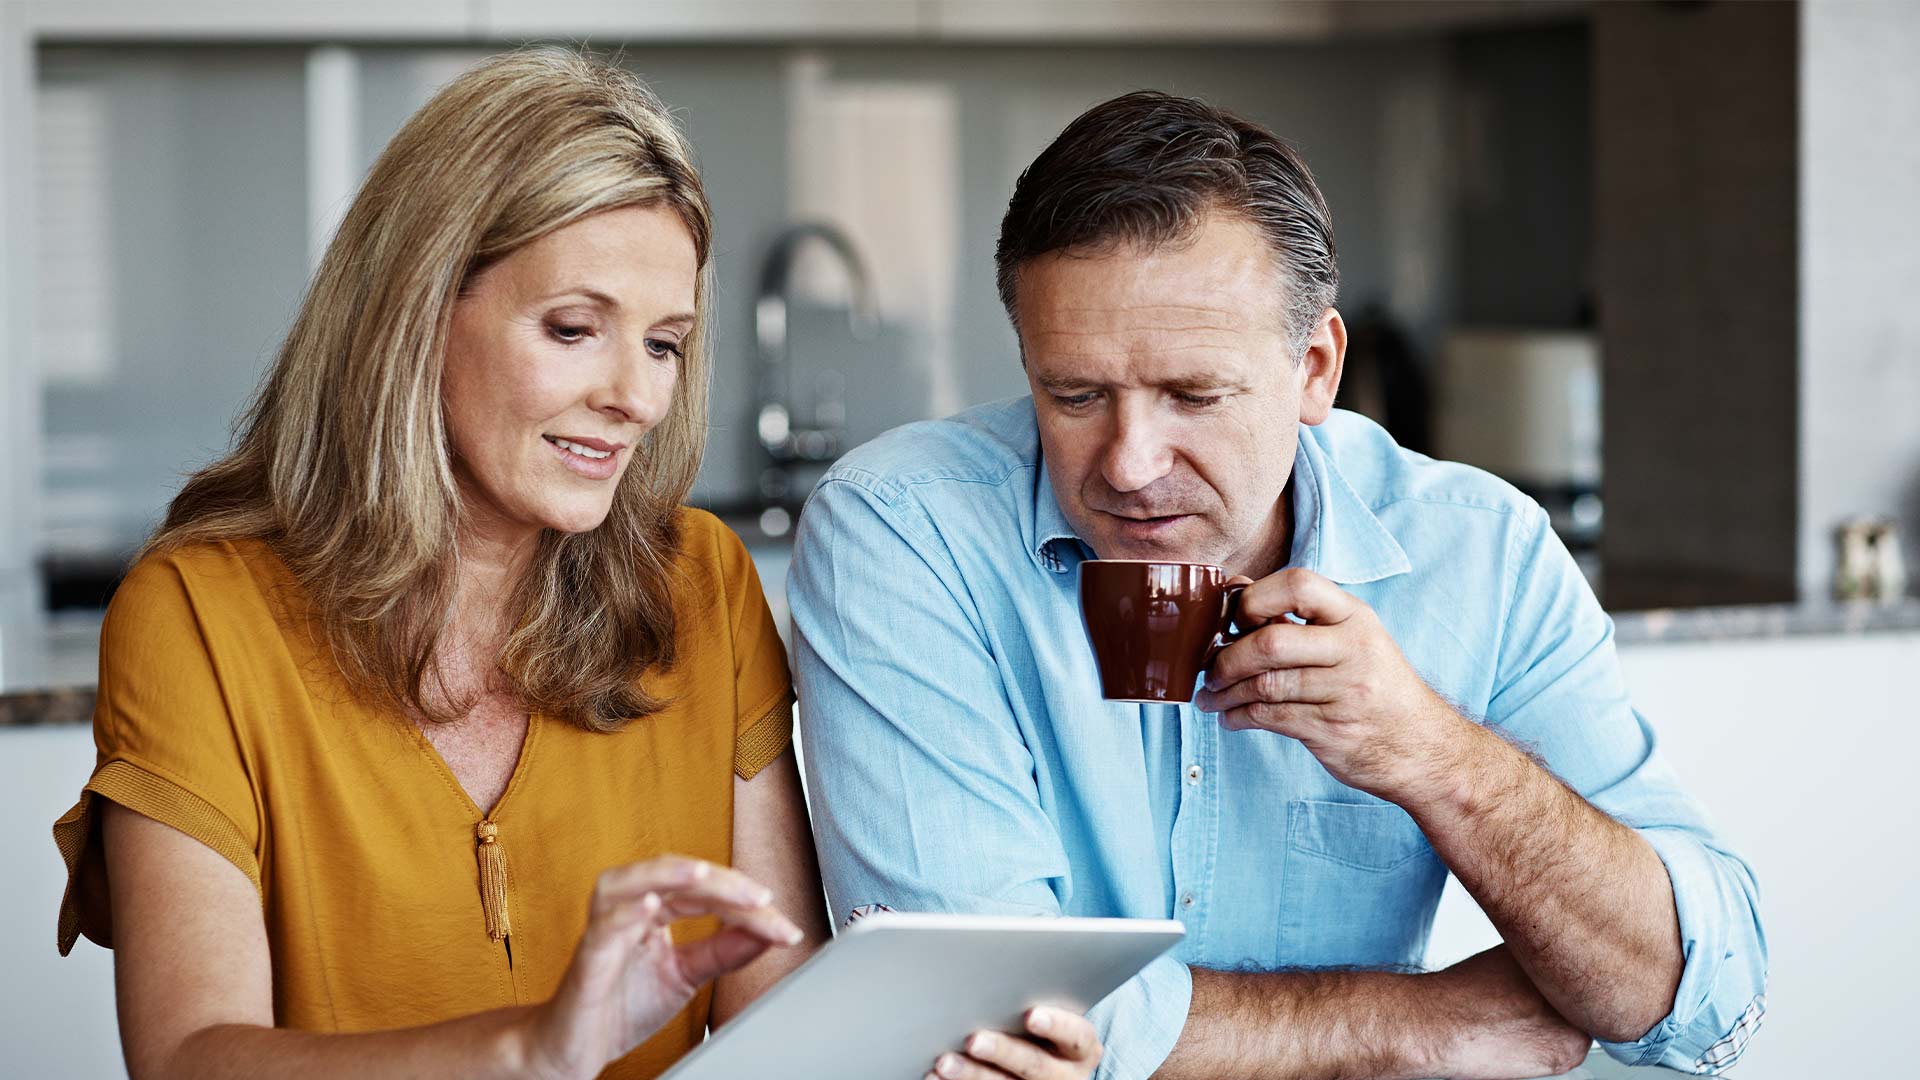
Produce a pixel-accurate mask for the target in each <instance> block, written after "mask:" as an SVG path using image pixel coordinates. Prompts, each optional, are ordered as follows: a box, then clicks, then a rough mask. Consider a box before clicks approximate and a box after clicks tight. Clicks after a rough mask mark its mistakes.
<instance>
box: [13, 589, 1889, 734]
mask: <svg viewBox="0 0 1920 1080" xmlns="http://www.w3.org/2000/svg"><path fill="white" fill-rule="evenodd" d="M772 569H773V567H771V566H770V567H768V570H772ZM781 569H784V567H781ZM763 573H765V572H764V571H763ZM780 606H781V608H782V610H784V606H785V605H784V604H783V605H780ZM1613 619H1614V628H1615V635H1616V639H1617V640H1618V641H1619V643H1620V644H1622V645H1627V646H1633V645H1642V644H1668V643H1682V642H1699V643H1710V642H1717V641H1738V640H1753V639H1760V638H1784V637H1798V636H1819V637H1834V636H1847V635H1857V634H1871V633H1887V632H1899V631H1913V630H1920V595H1915V596H1907V597H1903V598H1901V599H1898V600H1894V601H1888V602H1868V601H1853V602H1844V603H1842V602H1835V601H1831V600H1824V599H1822V600H1804V601H1801V602H1798V603H1786V604H1740V605H1729V606H1724V607H1696V608H1664V609H1655V610H1649V611H1622V612H1615V613H1614V616H1613ZM99 643H100V618H99V614H98V613H97V612H72V613H62V614H59V615H56V616H53V617H51V618H49V619H48V620H46V622H45V624H44V625H42V626H38V627H31V626H28V627H20V626H8V627H0V727H31V726H42V725H52V724H85V723H91V722H92V718H93V685H94V677H95V671H96V665H97V663H98V654H99Z"/></svg>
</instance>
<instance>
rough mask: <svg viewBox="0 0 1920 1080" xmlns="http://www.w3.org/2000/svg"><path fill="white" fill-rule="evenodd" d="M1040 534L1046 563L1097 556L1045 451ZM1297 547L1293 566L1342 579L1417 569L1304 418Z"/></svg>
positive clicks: (1054, 566)
mask: <svg viewBox="0 0 1920 1080" xmlns="http://www.w3.org/2000/svg"><path fill="white" fill-rule="evenodd" d="M1034 474H1035V476H1034V491H1033V517H1032V519H1031V520H1032V521H1033V530H1034V531H1033V535H1032V537H1031V543H1029V544H1028V545H1027V551H1028V554H1029V555H1030V556H1032V558H1033V561H1034V563H1035V564H1036V565H1038V566H1039V567H1040V569H1042V570H1046V571H1049V572H1052V573H1056V574H1064V573H1066V572H1067V571H1069V570H1072V569H1073V568H1074V567H1075V566H1077V565H1078V564H1079V561H1080V560H1081V559H1084V558H1089V557H1091V556H1092V554H1093V551H1092V549H1091V548H1089V547H1088V546H1087V544H1086V542H1085V541H1083V540H1081V539H1080V537H1079V536H1078V534H1076V533H1075V532H1074V530H1073V525H1072V524H1071V523H1070V522H1068V521H1067V515H1066V512H1065V511H1063V510H1061V509H1060V503H1059V501H1058V500H1056V499H1055V498H1054V497H1053V481H1052V478H1051V477H1049V476H1048V475H1047V463H1046V459H1045V458H1044V457H1042V458H1041V460H1040V467H1039V468H1038V469H1036V470H1034ZM1291 490H1292V492H1293V522H1294V528H1293V552H1292V555H1291V557H1290V558H1289V559H1288V563H1287V565H1289V566H1299V567H1305V568H1306V569H1308V570H1311V571H1313V572H1314V573H1316V574H1319V575H1321V576H1322V577H1325V578H1328V579H1329V580H1332V581H1334V582H1336V583H1338V584H1341V585H1362V584H1365V583H1367V582H1370V581H1379V580H1381V579H1383V578H1389V577H1394V576H1395V575H1398V574H1406V573H1411V572H1412V570H1413V563H1412V562H1411V561H1410V560H1408V558H1407V552H1406V549H1404V548H1402V547H1401V546H1400V542H1399V541H1398V540H1395V539H1394V538H1393V534H1392V533H1390V532H1388V531H1387V527H1386V526H1385V525H1382V524H1381V523H1380V519H1379V518H1378V517H1376V516H1374V513H1373V511H1372V510H1370V509H1368V507H1367V504H1366V501H1365V500H1363V499H1362V498H1361V497H1360V493H1359V492H1357V491H1355V490H1353V485H1351V484H1349V483H1348V482H1347V479H1346V477H1344V476H1341V475H1340V470H1339V469H1337V468H1336V467H1335V466H1334V463H1333V459H1332V458H1331V457H1329V456H1328V455H1327V452H1326V448H1325V447H1323V446H1321V445H1320V439H1319V436H1318V434H1317V433H1315V431H1314V430H1313V429H1312V428H1310V427H1308V426H1306V425H1305V424H1302V425H1301V426H1300V440H1299V446H1298V447H1297V448H1296V449H1295V451H1294V456H1293V481H1292V484H1291Z"/></svg>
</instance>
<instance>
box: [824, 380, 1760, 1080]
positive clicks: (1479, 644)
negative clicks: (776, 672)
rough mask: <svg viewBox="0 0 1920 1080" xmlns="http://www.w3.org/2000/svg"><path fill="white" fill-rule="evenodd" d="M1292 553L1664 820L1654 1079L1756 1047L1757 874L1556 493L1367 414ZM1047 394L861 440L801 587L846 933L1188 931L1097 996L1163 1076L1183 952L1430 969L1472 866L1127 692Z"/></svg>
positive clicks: (1515, 727)
mask: <svg viewBox="0 0 1920 1080" xmlns="http://www.w3.org/2000/svg"><path fill="white" fill-rule="evenodd" d="M1292 492H1293V494H1292V498H1293V511H1294V522H1295V528H1294V540H1293V552H1292V558H1291V561H1290V565H1292V566H1303V567H1306V568H1308V569H1310V570H1313V571H1315V572H1317V573H1320V574H1323V575H1325V576H1326V577H1328V578H1331V579H1332V580H1333V581H1335V582H1337V583H1338V584H1339V585H1340V586H1341V587H1342V588H1343V589H1346V590H1347V591H1349V592H1351V593H1352V594H1354V595H1355V596H1357V597H1359V598H1360V599H1361V600H1363V601H1365V602H1366V603H1367V604H1369V605H1371V606H1372V607H1373V609H1374V610H1375V611H1376V612H1378V613H1379V615H1380V618H1381V619H1382V620H1383V621H1384V622H1385V624H1386V626H1387V628H1388V630H1389V631H1390V632H1391V633H1392V635H1393V638H1394V640H1395V641H1396V642H1398V643H1399V646H1400V648H1401V650H1402V651H1403V652H1404V653H1405V654H1406V656H1407V657H1408V659H1409V660H1410V661H1411V662H1412V664H1413V666H1414V667H1415V668H1416V669H1417V670H1419V671H1420V673H1421V674H1422V675H1423V676H1424V677H1425V678H1426V680H1427V681H1428V683H1429V684H1430V685H1431V686H1432V687H1433V688H1434V689H1435V690H1437V691H1438V692H1439V693H1441V694H1442V695H1444V696H1445V697H1446V698H1447V699H1448V700H1450V701H1452V702H1454V703H1455V704H1456V705H1459V706H1461V707H1463V708H1464V710H1465V711H1466V712H1467V713H1469V714H1470V715H1472V716H1473V717H1475V718H1477V719H1480V720H1481V721H1483V722H1484V723H1486V724H1488V725H1489V726H1491V727H1494V728H1496V729H1498V730H1500V731H1502V732H1503V733H1505V734H1506V735H1507V736H1508V737H1509V738H1511V739H1513V740H1514V741H1516V742H1519V743H1521V744H1523V745H1525V746H1527V747H1528V748H1530V749H1532V750H1533V751H1534V752H1536V753H1537V754H1538V755H1539V756H1540V757H1541V758H1542V759H1543V760H1545V761H1546V763H1547V764H1548V765H1549V766H1550V767H1551V768H1552V769H1553V771H1554V772H1555V773H1556V774H1558V775H1559V776H1560V777H1561V778H1562V779H1563V780H1565V781H1566V782H1567V783H1568V784H1570V785H1571V786H1572V787H1574V788H1575V789H1577V790H1578V791H1579V792H1580V793H1581V794H1582V795H1584V796H1585V797H1586V798H1587V799H1588V800H1590V801H1591V802H1592V803H1593V804H1594V805H1595V806H1597V807H1599V808H1600V809H1602V810H1604V811H1606V812H1607V813H1609V814H1611V815H1613V816H1614V817H1615V818H1617V819H1619V820H1620V821H1622V822H1624V823H1626V824H1628V825H1630V826H1632V827H1633V828H1634V829H1636V830H1638V831H1639V833H1640V835H1642V836H1644V837H1646V839H1647V841H1648V842H1649V843H1650V844H1652V845H1653V848H1654V850H1655V851H1657V852H1658V853H1659V855H1660V858H1661V860H1662V861H1663V862H1664V863H1665V864H1666V867H1667V872H1668V874H1669V876H1670V877H1671V879H1672V882H1673V891H1674V898H1675V901H1676V904H1677V906H1678V909H1679V915H1680V933H1681V937H1682V939H1683V944H1684V947H1685V953H1686V968H1685V973H1684V974H1683V976H1682V977H1681V981H1680V988H1679V993H1678V995H1677V996H1676V997H1675V999H1674V1003H1673V1011H1672V1013H1671V1014H1670V1015H1669V1016H1668V1017H1667V1018H1666V1019H1664V1020H1662V1021H1661V1022H1660V1023H1658V1024H1656V1025H1654V1027H1653V1030H1651V1031H1649V1032H1648V1033H1647V1034H1646V1036H1645V1037H1644V1038H1642V1039H1641V1040H1639V1041H1638V1042H1634V1043H1626V1044H1618V1045H1607V1046H1606V1049H1607V1050H1608V1052H1609V1053H1611V1054H1612V1055H1613V1056H1614V1057H1616V1058H1618V1059H1620V1060H1622V1061H1625V1062H1628V1063H1633V1064H1646V1063H1659V1064H1663V1065H1667V1066H1669V1067H1673V1068H1679V1069H1683V1070H1691V1071H1703V1072H1704V1071H1713V1070H1714V1069H1716V1068H1717V1067H1723V1066H1725V1065H1727V1064H1730V1063H1731V1061H1732V1059H1733V1057H1734V1056H1735V1055H1737V1054H1738V1052H1739V1051H1740V1049H1742V1048H1743V1047H1744V1044H1745V1040H1746V1037H1747V1035H1749V1034H1750V1033H1751V1032H1752V1030H1753V1028H1754V1027H1755V1026H1757V1023H1758V1020H1759V1017H1760V1015H1761V1014H1762V1012H1763V1011H1764V1002H1763V996H1762V995H1763V990H1764V985H1765V981H1766V945H1765V941H1764V938H1763V937H1762V933H1761V929H1760V922H1759V916H1758V913H1757V910H1756V888H1755V884H1754V878H1753V873H1752V871H1751V870H1750V869H1749V868H1748V867H1747V865H1746V863H1745V862H1743V861H1742V860H1741V859H1740V857H1739V856H1738V855H1735V854H1734V853H1733V852H1732V851H1730V850H1728V848H1727V846H1726V845H1725V844H1724V843H1723V842H1722V841H1721V840H1720V839H1719V837H1717V836H1716V835H1715V833H1714V831H1713V829H1712V827H1711V826H1710V824H1709V823H1708V820H1707V816H1706V814H1705V812H1704V811H1703V810H1702V808H1701V807H1700V806H1699V804H1698V803H1696V802H1695V801H1694V800H1693V799H1692V798H1690V797H1689V796H1688V795H1687V794H1686V793H1685V792H1684V791H1682V790H1681V788H1680V785H1679V783H1678V781H1677V780H1676V778H1675V776H1674V773H1673V770H1672V768H1671V767H1670V766H1669V765H1668V764H1667V762H1666V761H1665V760H1664V759H1663V758H1662V756H1661V755H1660V754H1659V753H1658V752H1657V750H1656V746H1655V740H1654V733H1653V729H1652V728H1651V727H1649V726H1648V725H1647V723H1646V722H1645V721H1644V720H1643V719H1642V718H1641V717H1640V716H1639V714H1637V713H1636V712H1635V711H1634V710H1633V709H1632V707H1631V706H1630V705H1629V704H1628V701H1627V695H1626V690H1625V688H1624V686H1623V685H1622V682H1621V677H1620V669H1619V665H1618V663H1617V662H1616V659H1615V656H1614V646H1613V625H1612V621H1611V620H1610V619H1608V617H1607V616H1606V614H1605V613H1604V612H1603V611H1602V610H1601V609H1600V606H1599V604H1598V603H1597V602H1596V601H1595V600H1594V597H1593V593H1592V591H1591V590H1590V589H1589V588H1588V586H1587V584H1586V582H1585V580H1584V579H1583V578H1582V577H1581V575H1580V573H1579V571H1578V569H1577V568H1576V567H1575V565H1574V563H1573V560H1572V559H1571V558H1570V557H1569V556H1568V554H1567V552H1566V549H1565V548H1564V547H1562V546H1561V544H1560V541H1559V540H1558V538H1557V537H1556V536H1555V535H1554V533H1553V531H1552V530H1551V529H1550V528H1548V526H1547V522H1546V515H1545V513H1544V512H1542V511H1541V509H1540V508H1539V507H1538V506H1537V505H1536V504H1534V503H1533V502H1532V501H1531V500H1529V499H1527V498H1526V497H1524V496H1522V495H1521V494H1519V493H1518V492H1516V491H1515V490H1514V489H1513V488H1511V487H1510V486H1508V485H1507V484H1505V483H1503V482H1501V481H1500V480H1498V479H1496V478H1494V477H1492V476H1490V475H1488V474H1486V473H1483V472H1480V471H1478V470H1475V469H1471V468H1467V467H1465V466H1462V465H1455V464H1448V463H1444V462H1436V461H1433V460H1430V459H1428V458H1426V457H1423V456H1421V455H1418V454H1414V453H1410V452H1407V451H1404V450H1401V449H1400V448H1399V447H1398V446H1396V445H1395V444H1394V442H1393V441H1392V439H1390V438H1389V437H1388V436H1387V434H1386V433H1385V432H1384V431H1382V430H1381V429H1380V428H1379V427H1377V426H1375V425H1374V424H1372V423H1371V422H1369V421H1367V420H1366V419H1364V418H1362V417H1360V416H1357V415H1355V414H1352V413H1344V412H1336V413H1335V414H1334V415H1333V417H1332V418H1331V419H1330V420H1328V421H1327V422H1326V423H1325V424H1323V425H1320V426H1318V427H1303V428H1302V429H1301V432H1300V443H1299V450H1298V453H1297V456H1296V458H1295V461H1294V472H1293V484H1292ZM1091 557H1092V552H1091V551H1090V550H1089V549H1088V548H1087V547H1086V545H1085V544H1083V543H1082V542H1081V541H1080V540H1078V539H1077V538H1076V537H1075V536H1074V533H1073V528H1072V526H1071V525H1069V524H1068V522H1067V519H1066V517H1065V516H1064V515H1063V514H1062V513H1061V510H1060V507H1059V505H1058V504H1057V503H1056V502H1055V500H1054V497H1053V490H1052V487H1051V486H1050V484H1049V482H1048V479H1047V472H1046V465H1045V462H1044V461H1043V460H1042V459H1041V455H1040V449H1039V438H1038V434H1037V430H1036V427H1035V421H1034V412H1033V403H1032V401H1031V399H1028V398H1020V399H1017V400H1013V401H1007V402H1001V403H998V404H994V405H988V406H982V407H980V408H976V409H972V410H970V411H968V412H965V413H962V414H960V415H958V416H956V417H953V418H951V419H949V420H943V421H934V422H928V423H920V424H912V425H909V426H907V427H904V428H901V429H898V430H896V431H893V432H891V433H889V434H887V435H885V436H882V437H881V438H879V439H877V440H875V441H874V442H872V443H869V444H868V445H866V446H863V447H861V448H860V449H858V450H856V451H854V452H853V453H851V454H848V455H847V456H846V457H844V458H842V459H841V460H840V461H839V462H838V463H837V464H836V465H835V466H834V467H833V469H832V471H831V472H829V473H828V475H827V477H826V478H825V479H824V480H823V481H822V482H821V484H820V486H819V487H818V488H817V489H816V490H815V492H814V494H813V496H812V498H811V500H810V501H809V502H808V504H807V508H806V511H805V513H804V514H803V515H802V517H801V523H800V533H799V538H798V547H797V549H796V551H795V555H794V562H793V568H792V571H791V575H790V577H789V584H788V598H789V601H790V603H791V605H792V609H793V624H794V630H795V632H796V633H795V653H796V666H797V673H798V679H799V694H800V721H801V728H802V735H803V745H804V746H805V748H806V749H805V757H806V765H807V779H808V784H809V791H810V794H811V799H812V806H813V822H814V831H815V836H816V838H817V840H818V843H819V847H820V857H821V869H822V871H823V873H824V876H825V881H826V888H827V895H828V898H829V901H830V903H831V904H832V905H833V909H834V915H835V918H836V919H837V920H842V921H844V920H845V919H846V918H847V916H848V914H849V912H850V911H851V910H852V909H854V908H856V907H861V906H864V905H868V904H886V905H889V906H891V907H893V908H896V909H899V910H909V911H957V912H1002V913H1029V914H1032V913H1044V914H1053V913H1064V914H1068V915H1107V916H1126V917H1133V918H1176V919H1179V920H1180V921H1182V922H1183V923H1185V924H1186V927H1187V936H1186V939H1185V940H1184V941H1183V942H1182V943H1181V945H1180V946H1179V948H1178V949H1177V950H1176V952H1175V953H1174V954H1173V955H1171V956H1169V957H1165V958H1162V959H1161V960H1159V961H1156V962H1155V963H1154V964H1153V965H1151V966H1150V967H1148V968H1147V969H1146V970H1145V971H1144V972H1143V973H1141V974H1140V975H1139V976H1137V977H1136V978H1134V979H1133V980H1132V981H1131V982H1129V983H1128V984H1127V985H1125V986H1124V987H1122V988H1121V989H1120V990H1119V991H1117V992H1115V993H1114V994H1113V995H1112V996H1111V997H1109V998H1108V999H1107V1000H1106V1001H1105V1002H1103V1003H1101V1004H1100V1005H1099V1006H1098V1007H1097V1008H1096V1009H1095V1010H1094V1011H1093V1013H1092V1016H1093V1018H1094V1020H1095V1022H1096V1024H1097V1025H1098V1027H1099V1029H1100V1032H1101V1037H1102V1038H1103V1040H1104V1041H1105V1042H1106V1046H1107V1056H1106V1059H1105V1061H1104V1063H1103V1064H1102V1066H1101V1068H1100V1073H1099V1075H1100V1076H1102V1077H1114V1078H1123V1077H1124V1078H1136V1077H1146V1076H1148V1075H1149V1074H1151V1073H1152V1072H1153V1071H1154V1070H1155V1069H1157V1068H1158V1067H1159V1066H1160V1063H1161V1062H1162V1060H1164V1059H1165V1057H1166V1055H1167V1053H1168V1052H1169V1051H1170V1050H1171V1049H1172V1047H1173V1045H1174V1042H1175V1040H1176V1039H1177V1038H1178V1037H1179V1035H1180V1030H1181V1028H1182V1026H1183V1025H1184V1024H1185V1022H1186V1018H1187V1007H1188V1003H1189V1000H1190V997H1191V994H1192V980H1191V976H1190V966H1198V967H1204V968H1216V969H1224V970H1250V969H1255V970H1277V969H1283V968H1297V967H1316V966H1326V965H1344V966H1383V967H1385V966H1417V965H1419V964H1420V963H1421V960H1422V958H1423V954H1424V952H1425V948H1426V943H1427V934H1428V931H1429V929H1430V928H1431V926H1432V923H1433V914H1434V908H1435V906H1436V904H1437V903H1438V901H1439V898H1440V890H1441V886H1442V885H1443V884H1444V883H1445V881H1446V877H1447V868H1446V867H1445V866H1444V865H1443V864H1442V863H1441V862H1440V860H1439V858H1438V857H1437V856H1436V855H1435V854H1434V852H1433V849H1432V848H1431V847H1430V846H1429V845H1428V843H1427V841H1426V838H1425V837H1424V836H1422V835H1421V833H1420V830H1419V828H1418V827H1416V826H1415V824H1414V822H1413V820H1412V818H1410V817H1409V816H1408V815H1407V814H1406V812H1405V811H1403V810H1401V809H1400V808H1399V807H1397V806H1394V805H1392V804H1390V803H1387V802H1384V801H1382V800H1380V799H1377V798H1374V797H1373V796H1371V795H1368V794H1365V793H1363V792H1360V791H1357V790H1355V789H1353V788H1350V787H1347V786H1345V785H1343V784H1341V783H1340V782H1339V781H1337V780H1335V779H1333V777H1331V776H1330V775H1328V773H1327V771H1326V770H1325V769H1323V768H1321V766H1320V764H1319V763H1318V762H1317V761H1315V760H1314V758H1313V756H1312V755H1311V754H1309V753H1308V752H1307V751H1306V749H1305V748H1304V747H1302V746H1301V745H1300V744H1299V743H1297V742H1295V741H1293V740H1291V739H1287V738H1285V737H1283V736H1280V735H1275V734H1272V733H1270V732H1263V731H1240V732H1235V731H1227V730H1224V729H1222V728H1221V727H1220V726H1219V724H1218V722H1217V721H1218V717H1217V716H1215V715H1214V714H1211V713H1204V712H1200V711H1199V710H1197V709H1195V708H1193V707H1191V706H1170V705H1137V704H1123V703H1116V702H1108V701H1104V700H1102V699H1101V697H1100V693H1099V682H1098V680H1097V678H1096V676H1095V672H1094V666H1093V656H1092V653H1091V651H1090V649H1089V647H1088V645H1087V641H1086V636H1085V634H1084V632H1083V631H1082V629H1081V625H1080V614H1079V604H1078V599H1077V598H1078V587H1077V582H1078V574H1077V573H1076V568H1077V567H1078V565H1079V563H1080V561H1081V560H1082V559H1086V558H1091Z"/></svg>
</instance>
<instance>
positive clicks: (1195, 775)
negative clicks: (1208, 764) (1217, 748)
mask: <svg viewBox="0 0 1920 1080" xmlns="http://www.w3.org/2000/svg"><path fill="white" fill-rule="evenodd" d="M1200 776H1201V772H1200V766H1198V765H1189V766H1187V783H1189V784H1197V783H1199V782H1200Z"/></svg>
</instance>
